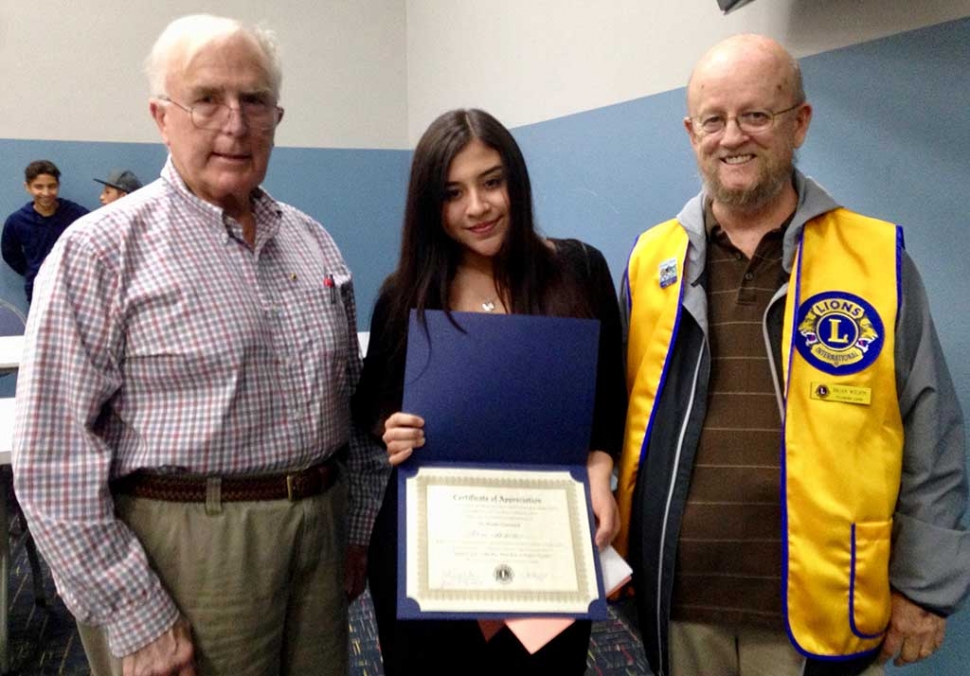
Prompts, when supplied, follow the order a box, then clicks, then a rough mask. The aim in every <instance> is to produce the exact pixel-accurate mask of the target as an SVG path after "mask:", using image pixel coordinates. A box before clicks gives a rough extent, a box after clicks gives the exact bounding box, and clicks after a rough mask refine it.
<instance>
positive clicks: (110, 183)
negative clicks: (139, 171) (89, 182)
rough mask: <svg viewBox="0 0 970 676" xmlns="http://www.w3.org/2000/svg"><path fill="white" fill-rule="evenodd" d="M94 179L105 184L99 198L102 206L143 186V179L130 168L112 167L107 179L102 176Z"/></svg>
mask: <svg viewBox="0 0 970 676" xmlns="http://www.w3.org/2000/svg"><path fill="white" fill-rule="evenodd" d="M94 180H95V181H96V182H97V183H100V184H101V185H103V186H104V190H102V191H101V195H100V197H99V198H98V199H100V200H101V204H102V206H106V205H108V204H111V203H112V202H114V201H115V200H119V199H121V198H122V197H124V196H125V195H127V194H128V193H132V192H135V191H136V190H138V188H140V187H141V181H139V180H138V177H137V176H135V173H134V172H133V171H131V170H130V169H112V170H111V173H110V174H108V178H106V179H105V180H103V181H102V180H101V179H100V178H96V179H94Z"/></svg>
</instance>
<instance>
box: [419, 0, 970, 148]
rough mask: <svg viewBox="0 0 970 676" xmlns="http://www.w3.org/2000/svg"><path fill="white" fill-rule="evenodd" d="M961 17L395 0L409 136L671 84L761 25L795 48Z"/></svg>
mask: <svg viewBox="0 0 970 676" xmlns="http://www.w3.org/2000/svg"><path fill="white" fill-rule="evenodd" d="M968 15H970V2H967V0H918V1H916V2H913V1H903V0H756V2H754V3H752V4H750V5H747V6H745V7H743V8H741V9H738V10H736V11H735V12H732V13H731V14H729V15H727V16H722V15H721V12H720V11H719V9H718V6H717V2H716V1H715V0H491V1H490V2H487V3H486V2H481V1H480V0H407V20H408V30H407V61H408V110H409V116H408V117H409V125H408V126H409V137H410V140H411V143H412V145H413V144H414V143H416V142H417V140H418V138H419V137H420V136H421V134H422V132H423V131H424V129H425V128H426V127H427V126H428V124H429V123H430V122H431V121H432V120H433V119H434V118H435V117H436V116H437V115H439V114H440V113H442V112H444V111H445V110H449V109H451V108H456V107H480V108H484V109H486V110H488V111H489V112H491V113H493V114H494V115H495V116H496V117H498V119H500V120H501V121H502V122H504V123H505V124H506V125H507V126H513V127H515V126H521V125H525V124H531V123H534V122H540V121H543V120H549V119H553V118H556V117H561V116H564V115H568V114H571V113H576V112H580V111H584V110H591V109H594V108H599V107H602V106H607V105H610V104H614V103H619V102H622V101H629V100H631V99H635V98H639V97H642V96H648V95H650V94H656V93H658V92H662V91H668V90H671V89H676V88H678V87H681V86H683V85H684V84H686V81H687V77H688V76H689V74H690V69H691V67H692V64H693V63H694V62H695V61H696V60H697V58H698V57H699V56H700V55H701V54H702V53H703V52H704V51H705V50H706V49H707V48H708V47H710V46H711V45H713V44H714V43H715V42H717V41H718V40H720V39H721V38H724V37H727V36H728V35H732V34H734V33H741V32H756V33H764V34H766V35H770V36H772V37H774V38H776V39H778V40H779V41H780V42H781V43H782V44H784V45H785V46H786V47H788V48H789V49H790V50H791V51H792V53H793V54H794V55H795V56H796V57H802V56H807V55H810V54H816V53H818V52H823V51H826V50H830V49H835V48H837V47H844V46H848V45H852V44H857V43H860V42H865V41H868V40H872V39H875V38H879V37H885V36H887V35H892V34H895V33H900V32H903V31H906V30H910V29H914V28H921V27H923V26H928V25H932V24H935V23H942V22H943V21H948V20H951V19H957V18H961V17H964V16H968Z"/></svg>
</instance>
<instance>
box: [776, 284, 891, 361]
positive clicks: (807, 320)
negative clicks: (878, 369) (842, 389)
mask: <svg viewBox="0 0 970 676" xmlns="http://www.w3.org/2000/svg"><path fill="white" fill-rule="evenodd" d="M796 326H797V327H798V335H797V336H796V337H795V345H796V346H797V348H798V351H799V353H801V355H802V356H803V357H804V358H805V360H806V361H808V363H809V364H811V365H812V366H814V367H815V368H817V369H819V370H820V371H824V372H825V373H829V374H832V375H847V374H851V373H858V372H859V371H862V370H863V369H865V368H866V367H868V366H869V365H870V364H872V362H874V361H875V360H876V357H878V356H879V353H880V352H881V351H882V346H883V344H884V342H885V339H884V336H885V332H884V329H883V324H882V319H881V318H880V317H879V315H878V314H877V313H876V310H875V308H873V307H872V306H871V305H870V304H869V303H867V302H866V301H864V300H863V299H861V298H859V297H858V296H855V295H852V294H851V293H845V292H843V291H826V292H825V293H820V294H817V295H814V296H812V297H811V298H809V299H808V300H806V301H805V302H803V303H802V304H801V306H800V307H799V308H798V321H797V324H796Z"/></svg>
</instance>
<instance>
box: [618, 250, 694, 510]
mask: <svg viewBox="0 0 970 676" xmlns="http://www.w3.org/2000/svg"><path fill="white" fill-rule="evenodd" d="M688 249H690V240H689V239H688V240H687V248H686V249H684V258H683V259H682V260H683V261H684V262H683V265H682V267H683V268H684V269H683V270H681V272H682V273H683V275H684V278H683V279H681V280H680V293H679V294H678V295H677V319H676V320H675V321H674V330H673V332H672V333H671V335H670V343H669V345H670V347H668V348H667V356H666V357H664V367H663V370H662V371H661V372H660V380H659V381H658V382H657V394H656V395H655V396H654V398H653V406H652V407H651V408H650V420H648V421H647V428H646V429H645V430H644V431H643V442H642V443H641V444H640V462H639V464H638V465H637V467H639V468H640V469H641V470H642V469H643V462H644V460H646V459H647V446H649V445H650V433H651V431H652V430H653V421H654V420H656V418H657V406H658V404H659V403H660V395H661V394H662V393H663V391H664V385H666V384H667V375H668V374H669V373H670V358H671V355H673V353H674V345H676V343H677V334H678V333H679V332H680V318H681V316H682V315H683V312H684V287H685V286H686V285H687V251H688ZM638 473H639V470H638ZM633 490H634V491H636V486H634V487H633ZM631 518H632V517H631Z"/></svg>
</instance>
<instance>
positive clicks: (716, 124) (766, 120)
mask: <svg viewBox="0 0 970 676" xmlns="http://www.w3.org/2000/svg"><path fill="white" fill-rule="evenodd" d="M801 107H802V103H796V104H795V105H794V106H792V107H791V108H785V109H784V110H778V111H771V110H746V111H744V112H743V113H739V114H737V115H728V116H724V115H705V116H704V117H692V118H691V119H690V123H691V126H692V127H693V129H694V133H695V134H697V135H698V136H711V135H713V134H720V133H721V132H722V131H724V130H725V129H727V126H728V123H729V122H730V121H731V120H734V121H735V122H737V123H738V129H740V130H741V131H743V132H744V133H745V134H757V133H759V132H763V131H767V130H768V129H771V127H772V126H773V125H774V123H775V118H776V117H778V116H779V115H784V114H785V113H790V112H791V111H793V110H797V109H798V108H801Z"/></svg>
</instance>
